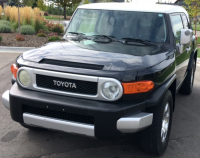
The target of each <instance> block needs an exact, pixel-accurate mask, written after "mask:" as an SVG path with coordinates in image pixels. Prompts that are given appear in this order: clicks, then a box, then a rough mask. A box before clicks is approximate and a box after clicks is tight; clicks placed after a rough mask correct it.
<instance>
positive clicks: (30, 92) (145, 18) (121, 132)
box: [2, 3, 197, 155]
mask: <svg viewBox="0 0 200 158" xmlns="http://www.w3.org/2000/svg"><path fill="white" fill-rule="evenodd" d="M196 59H197V47H196V37H195V36H194V35H193V32H192V27H191V23H190V19H189V16H188V13H187V12H186V10H185V9H184V8H182V7H179V6H171V5H160V4H157V5H152V6H149V5H148V6H145V5H142V6H141V5H136V4H130V3H100V4H89V5H83V6H79V7H78V9H77V10H76V11H75V13H74V15H73V17H72V19H71V21H70V23H69V25H68V26H66V30H65V35H64V37H63V40H62V41H60V42H55V43H49V44H46V45H44V46H42V47H41V48H37V49H34V50H30V51H27V52H25V53H23V54H22V55H20V56H19V57H18V58H17V60H16V63H15V64H13V65H12V66H11V71H12V73H13V77H12V83H13V86H12V88H11V89H10V90H9V91H6V92H5V93H4V94H3V95H2V100H3V105H4V106H5V107H6V108H7V109H9V110H10V113H11V117H12V119H13V120H14V121H16V122H19V123H20V124H21V125H22V126H24V127H26V128H29V129H34V128H47V129H53V130H60V131H64V132H69V133H75V134H81V135H86V136H90V137H96V138H99V139H105V138H108V139H123V138H126V137H127V136H129V135H131V134H132V133H135V132H138V135H137V138H138V143H139V146H140V147H141V148H142V149H144V150H145V151H147V152H150V153H153V154H158V155H161V154H163V153H164V151H165V149H166V147H167V144H168V141H169V136H170V130H171V125H172V115H173V111H174V109H175V98H176V95H175V94H176V93H177V92H180V93H182V94H186V95H189V94H191V92H192V88H193V81H194V74H195V69H196Z"/></svg>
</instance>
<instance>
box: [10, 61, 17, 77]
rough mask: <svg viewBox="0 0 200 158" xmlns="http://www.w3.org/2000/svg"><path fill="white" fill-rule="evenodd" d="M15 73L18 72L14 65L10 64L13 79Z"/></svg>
mask: <svg viewBox="0 0 200 158" xmlns="http://www.w3.org/2000/svg"><path fill="white" fill-rule="evenodd" d="M17 71H18V67H17V65H16V64H12V66H11V72H12V74H13V75H14V76H15V78H17Z"/></svg>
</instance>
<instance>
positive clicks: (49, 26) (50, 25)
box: [45, 22, 54, 30]
mask: <svg viewBox="0 0 200 158" xmlns="http://www.w3.org/2000/svg"><path fill="white" fill-rule="evenodd" d="M53 26H54V24H53V23H52V22H47V23H46V25H45V27H47V28H48V29H49V30H51V29H52V27H53Z"/></svg>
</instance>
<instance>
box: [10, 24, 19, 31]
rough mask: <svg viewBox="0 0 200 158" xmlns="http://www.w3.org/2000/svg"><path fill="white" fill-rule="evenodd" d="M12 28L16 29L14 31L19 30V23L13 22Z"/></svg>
mask: <svg viewBox="0 0 200 158" xmlns="http://www.w3.org/2000/svg"><path fill="white" fill-rule="evenodd" d="M11 26H12V28H13V29H14V31H15V30H16V29H17V28H18V23H17V22H13V23H12V24H11Z"/></svg>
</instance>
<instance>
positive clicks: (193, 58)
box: [187, 48, 197, 70]
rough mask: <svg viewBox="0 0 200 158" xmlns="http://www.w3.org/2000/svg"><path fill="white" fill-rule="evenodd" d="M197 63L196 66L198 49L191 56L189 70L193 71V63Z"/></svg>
mask: <svg viewBox="0 0 200 158" xmlns="http://www.w3.org/2000/svg"><path fill="white" fill-rule="evenodd" d="M194 62H195V64H196V63H197V48H196V49H195V50H194V51H193V52H192V54H191V56H190V61H189V64H188V68H187V70H191V69H192V66H193V63H194Z"/></svg>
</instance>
